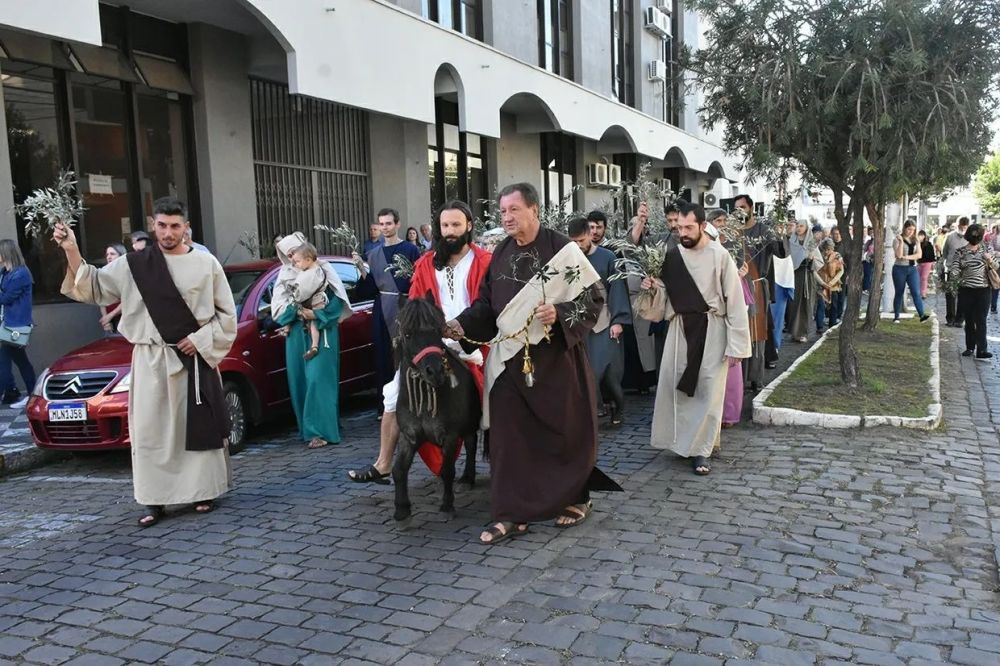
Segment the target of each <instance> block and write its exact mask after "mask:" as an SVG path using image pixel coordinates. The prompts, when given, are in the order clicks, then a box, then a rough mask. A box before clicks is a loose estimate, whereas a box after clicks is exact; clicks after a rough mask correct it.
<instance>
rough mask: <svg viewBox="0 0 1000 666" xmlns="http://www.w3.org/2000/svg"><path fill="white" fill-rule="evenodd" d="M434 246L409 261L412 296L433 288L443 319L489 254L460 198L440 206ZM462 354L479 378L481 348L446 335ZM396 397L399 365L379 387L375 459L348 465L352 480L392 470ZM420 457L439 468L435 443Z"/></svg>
mask: <svg viewBox="0 0 1000 666" xmlns="http://www.w3.org/2000/svg"><path fill="white" fill-rule="evenodd" d="M432 231H433V237H434V247H433V250H434V251H433V252H427V253H425V254H424V255H423V256H422V257H420V259H418V260H417V262H416V264H414V266H413V277H412V278H411V280H410V297H411V298H424V297H425V296H426V295H427V292H431V293H433V294H434V300H435V301H436V302H437V304H438V307H440V308H441V309H442V310H443V311H444V316H445V319H446V320H447V319H453V318H455V317H457V316H458V315H459V313H461V312H462V311H463V310H465V308H467V307H469V304H470V303H472V301H473V300H474V299H475V297H476V294H478V293H479V285H480V283H481V282H482V280H483V276H484V275H486V271H487V269H488V268H489V265H490V258H491V255H490V253H489V252H487V251H486V250H484V249H482V248H480V247H479V246H477V245H474V244H473V243H472V210H471V209H470V208H469V206H468V204H466V203H464V202H462V201H449V202H448V203H446V204H445V205H444V206H442V207H441V209H440V210H438V212H437V215H436V217H435V220H434V227H433V230H432ZM446 344H448V345H449V346H452V347H453V348H454V349H455V350H456V351H458V352H459V355H460V356H461V357H462V360H464V361H465V362H466V363H467V364H468V365H469V368H470V369H471V370H472V372H473V375H476V376H477V378H478V379H479V380H480V386H481V378H482V364H483V354H482V352H481V351H479V350H476V351H474V352H473V353H471V354H465V353H464V352H463V351H462V349H461V347H460V346H459V345H458V343H456V342H454V341H453V340H446ZM398 397H399V369H398V368H397V369H396V374H395V376H394V377H393V378H392V381H390V382H389V383H387V384H386V385H385V386H384V387H383V389H382V406H383V409H384V410H385V411H384V413H383V415H382V427H381V432H380V441H379V454H378V459H377V460H376V461H375V463H374V464H373V465H370V466H369V467H368V469H366V470H351V471H350V472H348V476H349V477H350V478H351V480H352V481H358V482H360V483H366V482H371V481H374V482H376V483H383V484H386V483H389V481H388V477H389V474H390V473H391V472H392V456H393V454H394V453H395V451H396V440H398V439H399V424H398V423H397V421H396V400H397V398H398ZM419 452H420V455H421V457H422V458H423V459H424V460H425V461H426V462H427V464H428V467H430V468H431V471H432V472H434V473H435V474H437V473H439V472H440V465H441V460H440V455H441V451H440V449H439V448H437V447H435V446H430V445H424V446H421V448H420V451H419Z"/></svg>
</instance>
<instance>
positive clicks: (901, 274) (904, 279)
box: [892, 266, 924, 319]
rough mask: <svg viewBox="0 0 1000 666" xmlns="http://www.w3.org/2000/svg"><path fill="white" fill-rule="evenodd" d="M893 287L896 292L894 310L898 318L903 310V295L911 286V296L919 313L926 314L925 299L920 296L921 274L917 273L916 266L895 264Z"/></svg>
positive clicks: (893, 302) (893, 300) (893, 268)
mask: <svg viewBox="0 0 1000 666" xmlns="http://www.w3.org/2000/svg"><path fill="white" fill-rule="evenodd" d="M892 287H893V292H894V296H893V299H892V311H893V313H894V314H895V315H896V319H899V313H900V312H902V311H903V297H904V296H905V295H906V288H907V287H909V288H910V297H911V298H913V306H914V307H915V308H917V314H918V315H920V316H921V317H923V316H924V299H922V298H921V297H920V276H919V275H918V274H917V267H916V266H893V267H892Z"/></svg>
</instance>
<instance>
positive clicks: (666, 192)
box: [660, 178, 674, 197]
mask: <svg viewBox="0 0 1000 666" xmlns="http://www.w3.org/2000/svg"><path fill="white" fill-rule="evenodd" d="M660 192H662V193H663V196H665V197H673V195H674V184H673V183H671V182H670V179H669V178H661V179H660Z"/></svg>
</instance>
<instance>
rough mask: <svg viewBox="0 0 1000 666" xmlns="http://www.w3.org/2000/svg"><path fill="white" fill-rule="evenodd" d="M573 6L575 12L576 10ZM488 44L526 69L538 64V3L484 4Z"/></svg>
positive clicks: (512, 0)
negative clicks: (522, 64)
mask: <svg viewBox="0 0 1000 666" xmlns="http://www.w3.org/2000/svg"><path fill="white" fill-rule="evenodd" d="M577 6H578V5H577V3H574V8H575V7H577ZM483 30H484V33H485V34H484V35H483V36H484V37H485V38H486V43H487V44H492V45H493V46H494V47H495V48H497V49H499V50H501V51H503V52H504V53H508V54H510V55H512V56H514V57H515V58H517V59H518V60H521V61H523V62H526V63H528V64H529V65H537V64H538V3H537V2H536V0H493V1H492V2H485V3H483Z"/></svg>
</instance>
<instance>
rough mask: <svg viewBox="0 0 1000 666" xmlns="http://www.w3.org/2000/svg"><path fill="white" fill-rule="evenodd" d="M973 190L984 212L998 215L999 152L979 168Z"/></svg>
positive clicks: (999, 190)
mask: <svg viewBox="0 0 1000 666" xmlns="http://www.w3.org/2000/svg"><path fill="white" fill-rule="evenodd" d="M974 191H975V193H976V199H978V200H979V205H980V206H981V207H982V209H983V212H984V213H986V214H988V215H1000V152H998V153H997V154H996V155H994V156H993V157H991V158H990V159H989V160H988V161H987V162H986V164H984V165H983V166H981V167H980V168H979V171H978V172H977V173H976V184H975V187H974Z"/></svg>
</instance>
